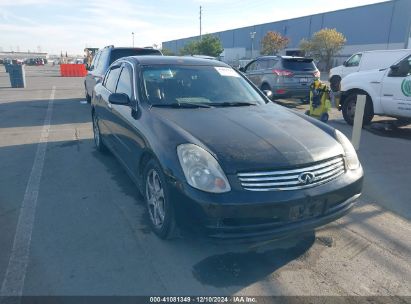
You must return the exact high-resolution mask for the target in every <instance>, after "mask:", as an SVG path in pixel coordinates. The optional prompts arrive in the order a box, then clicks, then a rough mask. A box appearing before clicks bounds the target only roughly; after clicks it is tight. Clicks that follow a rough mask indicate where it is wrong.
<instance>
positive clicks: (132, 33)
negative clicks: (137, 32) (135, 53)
mask: <svg viewBox="0 0 411 304" xmlns="http://www.w3.org/2000/svg"><path fill="white" fill-rule="evenodd" d="M131 35H133V47H134V32H131Z"/></svg>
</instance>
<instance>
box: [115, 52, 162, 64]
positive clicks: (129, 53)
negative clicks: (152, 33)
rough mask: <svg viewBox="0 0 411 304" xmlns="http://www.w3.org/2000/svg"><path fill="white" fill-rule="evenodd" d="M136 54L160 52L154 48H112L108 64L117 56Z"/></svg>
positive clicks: (155, 53)
mask: <svg viewBox="0 0 411 304" xmlns="http://www.w3.org/2000/svg"><path fill="white" fill-rule="evenodd" d="M138 55H161V53H160V51H158V50H154V49H117V50H116V49H114V50H113V51H112V52H111V56H110V64H112V63H113V62H114V61H116V60H117V59H119V58H123V57H127V56H138Z"/></svg>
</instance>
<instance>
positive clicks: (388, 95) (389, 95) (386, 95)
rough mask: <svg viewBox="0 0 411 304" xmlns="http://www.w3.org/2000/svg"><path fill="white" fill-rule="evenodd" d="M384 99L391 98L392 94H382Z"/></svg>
mask: <svg viewBox="0 0 411 304" xmlns="http://www.w3.org/2000/svg"><path fill="white" fill-rule="evenodd" d="M384 96H385V97H393V96H394V94H384Z"/></svg>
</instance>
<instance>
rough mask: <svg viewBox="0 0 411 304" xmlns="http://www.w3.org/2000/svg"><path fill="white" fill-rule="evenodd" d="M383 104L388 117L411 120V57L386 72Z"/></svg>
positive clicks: (383, 85) (382, 94)
mask: <svg viewBox="0 0 411 304" xmlns="http://www.w3.org/2000/svg"><path fill="white" fill-rule="evenodd" d="M381 104H382V107H383V109H384V113H385V114H387V115H392V116H399V117H406V118H411V56H408V57H406V58H404V59H403V60H401V61H400V62H399V63H398V64H396V65H394V66H393V67H391V68H390V69H389V70H388V71H387V72H386V75H385V76H384V78H383V83H382V89H381Z"/></svg>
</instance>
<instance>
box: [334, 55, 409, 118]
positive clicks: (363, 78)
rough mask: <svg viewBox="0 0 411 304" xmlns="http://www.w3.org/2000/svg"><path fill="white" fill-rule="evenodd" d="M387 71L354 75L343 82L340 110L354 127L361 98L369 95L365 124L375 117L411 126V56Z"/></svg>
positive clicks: (399, 61) (402, 59)
mask: <svg viewBox="0 0 411 304" xmlns="http://www.w3.org/2000/svg"><path fill="white" fill-rule="evenodd" d="M388 65H389V66H390V67H389V68H385V69H375V70H370V71H362V72H358V73H352V74H350V75H348V76H347V77H345V78H344V79H343V80H342V81H341V99H340V110H342V113H343V116H344V119H345V121H346V122H347V123H348V124H351V125H352V124H353V122H354V114H355V106H356V103H357V95H366V97H367V101H366V104H365V110H364V119H363V123H364V124H368V123H370V122H371V120H372V118H373V116H374V115H385V116H390V117H395V118H397V119H399V120H400V121H402V122H405V123H411V54H408V55H406V56H405V57H404V58H401V59H399V60H398V61H396V62H391V64H388Z"/></svg>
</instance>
